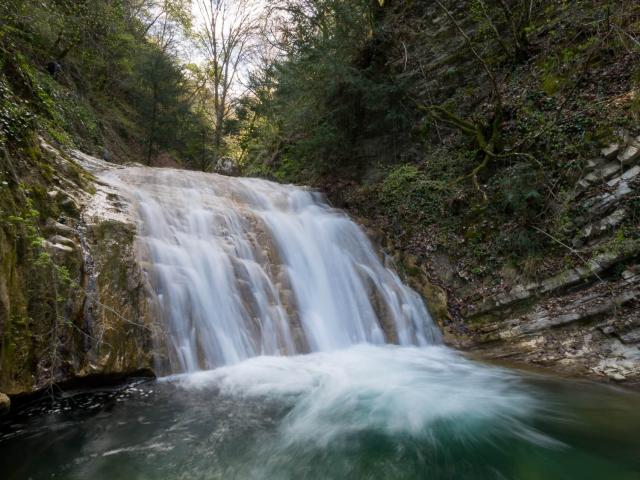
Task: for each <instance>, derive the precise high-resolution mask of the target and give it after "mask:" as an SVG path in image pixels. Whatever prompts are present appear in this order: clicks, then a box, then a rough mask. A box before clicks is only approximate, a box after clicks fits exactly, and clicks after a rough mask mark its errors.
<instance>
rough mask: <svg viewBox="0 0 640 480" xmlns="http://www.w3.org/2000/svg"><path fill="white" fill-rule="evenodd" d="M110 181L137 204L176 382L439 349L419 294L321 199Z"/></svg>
mask: <svg viewBox="0 0 640 480" xmlns="http://www.w3.org/2000/svg"><path fill="white" fill-rule="evenodd" d="M107 176H108V177H109V179H110V181H112V182H116V183H119V184H120V187H121V188H122V189H123V190H125V191H129V192H131V196H132V198H133V199H134V200H135V204H136V207H137V210H138V212H139V218H140V235H139V240H140V245H141V246H142V251H143V252H145V254H146V255H147V257H148V258H147V260H148V262H147V263H146V265H147V271H148V273H149V274H150V280H151V284H152V285H153V287H154V289H155V291H156V293H157V296H158V299H159V302H160V303H161V309H160V310H161V311H162V312H163V315H164V316H165V324H166V327H167V329H168V332H167V339H168V340H167V341H168V342H169V343H170V356H171V367H170V369H171V371H173V372H189V371H197V370H199V369H208V368H213V367H217V366H221V365H228V364H233V363H237V362H239V361H241V360H244V359H247V358H250V357H254V356H257V355H283V354H296V353H304V352H309V351H327V350H335V349H340V348H346V347H349V346H351V345H355V344H359V343H372V344H384V343H387V342H392V343H398V344H401V345H419V346H424V345H427V344H430V343H434V342H437V341H438V339H439V334H438V332H437V329H436V328H435V327H434V326H433V324H432V322H431V319H430V318H429V314H428V312H427V310H426V308H425V306H424V303H423V302H422V300H421V299H420V297H419V296H418V294H416V292H414V291H413V290H411V289H410V288H408V287H407V286H405V285H404V284H403V283H402V282H401V281H400V279H399V278H398V276H397V275H396V274H395V273H394V272H393V271H391V270H389V269H388V268H386V267H385V266H384V265H383V263H382V262H381V261H380V259H379V258H378V256H377V255H376V253H375V252H374V250H373V247H372V245H371V243H370V241H369V240H368V239H367V237H366V235H365V234H364V233H363V232H362V230H361V229H360V228H359V227H358V226H357V225H356V224H355V223H354V222H352V221H351V220H349V218H348V217H347V216H345V215H344V214H343V213H341V212H340V211H338V210H335V209H333V208H331V207H330V206H329V205H327V204H326V203H325V202H324V201H323V199H322V197H321V196H320V195H318V194H317V193H314V192H311V191H308V190H304V189H301V188H297V187H293V186H286V185H279V184H276V183H272V182H267V181H264V180H258V179H235V178H228V177H222V176H219V175H213V174H204V173H197V172H186V171H178V170H168V169H149V168H135V167H134V168H127V169H123V170H118V171H113V172H110V173H109V174H107Z"/></svg>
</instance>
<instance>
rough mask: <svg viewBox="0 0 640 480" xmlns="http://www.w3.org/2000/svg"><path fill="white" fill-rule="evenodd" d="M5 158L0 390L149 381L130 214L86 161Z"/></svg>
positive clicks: (145, 320)
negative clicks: (133, 378)
mask: <svg viewBox="0 0 640 480" xmlns="http://www.w3.org/2000/svg"><path fill="white" fill-rule="evenodd" d="M4 154H5V155H4V165H3V166H4V167H5V168H6V170H5V171H4V172H3V173H4V174H5V176H6V177H7V179H6V180H4V182H3V187H4V191H3V192H2V198H3V207H4V208H3V210H4V211H3V212H2V213H3V216H2V217H3V218H2V222H3V224H2V227H3V228H2V231H1V235H0V250H1V254H2V255H1V257H2V265H1V267H2V268H1V269H0V391H1V392H5V393H7V394H10V395H16V394H21V393H27V392H33V391H38V390H42V389H46V388H50V387H52V386H53V385H54V384H58V383H61V382H68V381H81V380H83V379H87V378H90V377H92V376H104V377H106V376H123V375H129V374H133V373H136V372H147V373H149V372H150V371H151V370H150V368H151V366H152V365H151V362H152V358H151V350H152V347H151V345H152V341H151V340H152V331H151V329H152V322H151V319H150V314H149V307H148V302H147V300H146V293H145V286H144V285H145V283H144V277H143V273H142V271H141V269H140V267H139V264H138V262H137V261H136V251H135V248H136V247H135V244H134V235H135V224H134V222H133V221H132V219H131V218H130V217H129V216H128V214H127V205H126V204H125V203H124V201H123V200H122V199H121V198H120V197H119V196H118V194H117V193H116V192H114V191H112V190H111V189H110V188H109V187H107V186H105V185H102V184H100V182H99V181H97V180H96V179H95V178H94V177H93V176H92V175H91V174H90V173H88V171H87V170H85V168H83V166H84V167H87V168H90V167H91V158H90V157H86V156H84V155H82V154H80V153H79V152H76V153H72V154H71V155H67V154H64V153H62V152H61V151H59V150H57V149H55V148H54V147H52V146H51V145H49V144H48V143H46V142H44V141H43V140H40V142H39V145H36V146H34V147H33V157H32V158H26V159H16V158H9V154H8V152H6V151H5V152H4ZM16 166H17V168H16Z"/></svg>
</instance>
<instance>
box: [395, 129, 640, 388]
mask: <svg viewBox="0 0 640 480" xmlns="http://www.w3.org/2000/svg"><path fill="white" fill-rule="evenodd" d="M639 191H640V137H637V138H634V137H630V136H628V135H624V134H623V135H621V141H620V143H617V144H613V145H610V146H609V147H607V148H605V149H603V150H602V152H601V155H600V156H599V157H598V158H596V159H594V160H592V161H591V162H589V166H588V170H587V172H586V174H585V175H584V176H583V177H582V178H581V179H580V180H579V181H578V182H577V185H576V187H575V190H574V193H573V199H572V200H573V201H575V202H576V203H577V204H578V205H579V211H580V212H581V214H580V215H576V216H575V217H574V218H572V219H570V221H569V222H568V224H567V226H566V231H567V234H568V235H569V237H572V238H573V241H572V242H571V244H566V243H564V242H561V241H560V240H557V242H559V243H560V245H559V247H560V248H561V249H562V250H564V251H566V253H567V256H568V257H570V258H572V259H573V261H572V263H571V265H570V266H568V267H567V266H563V264H562V263H558V262H555V261H554V262H552V264H554V265H555V268H551V269H549V270H548V271H545V273H544V275H543V276H542V278H541V279H539V280H536V281H522V280H521V279H519V278H509V274H508V273H509V272H506V271H505V272H503V275H502V280H501V281H500V282H499V284H494V285H491V286H489V287H487V286H486V285H485V284H484V283H483V282H481V281H477V280H476V279H475V278H474V277H473V275H471V274H469V273H468V268H467V267H468V266H465V265H460V264H457V263H456V261H455V259H452V258H449V257H447V256H446V255H442V254H439V253H438V252H437V251H435V252H432V253H431V254H430V255H428V256H415V255H410V254H407V253H406V251H404V249H403V246H402V245H397V244H395V243H394V242H393V241H389V242H388V243H387V245H386V247H387V248H388V249H389V250H390V251H392V252H398V253H397V254H396V255H395V256H396V258H397V260H398V263H399V264H400V265H402V266H404V269H405V271H406V273H407V276H408V278H409V281H410V282H412V283H413V284H414V286H415V287H416V288H417V289H418V290H419V291H421V292H422V293H423V295H424V296H425V298H427V300H428V301H429V304H430V308H431V309H432V313H433V314H434V316H435V318H437V319H438V321H439V323H440V324H441V325H442V327H443V330H444V332H445V337H446V338H447V341H448V343H450V344H452V345H454V346H457V347H459V348H463V349H466V350H469V351H471V352H474V354H476V355H478V356H480V357H482V358H488V359H500V360H506V361H512V362H516V363H524V364H530V365H536V366H542V367H548V368H550V369H553V370H555V371H557V372H559V373H562V374H567V375H573V376H587V377H592V378H595V379H602V380H605V381H613V382H621V383H624V384H627V385H630V386H638V385H640V309H639V308H638V306H639V303H638V298H639V295H640V265H639V259H640V242H639V241H638V239H637V238H635V236H629V237H626V236H625V234H624V232H625V231H628V230H629V228H632V229H633V228H637V227H634V225H636V221H637V218H636V215H637V199H638V193H639ZM623 225H626V226H627V228H620V227H621V226H623ZM504 270H507V269H506V268H505V269H504Z"/></svg>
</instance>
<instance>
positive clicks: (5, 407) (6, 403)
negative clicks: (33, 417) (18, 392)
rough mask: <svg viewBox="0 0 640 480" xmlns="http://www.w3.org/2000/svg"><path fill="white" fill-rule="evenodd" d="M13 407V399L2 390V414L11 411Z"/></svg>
mask: <svg viewBox="0 0 640 480" xmlns="http://www.w3.org/2000/svg"><path fill="white" fill-rule="evenodd" d="M10 408H11V399H10V398H9V397H8V396H7V395H5V394H4V393H1V392H0V415H5V414H7V413H9V409H10Z"/></svg>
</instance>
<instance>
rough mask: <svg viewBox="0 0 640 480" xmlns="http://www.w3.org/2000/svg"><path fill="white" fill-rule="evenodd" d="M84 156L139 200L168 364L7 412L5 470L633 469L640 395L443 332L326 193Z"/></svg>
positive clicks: (487, 476)
mask: <svg viewBox="0 0 640 480" xmlns="http://www.w3.org/2000/svg"><path fill="white" fill-rule="evenodd" d="M76 156H78V155H76ZM80 160H82V162H83V165H86V166H87V168H94V169H97V170H104V169H107V170H109V171H107V172H106V173H105V172H103V173H100V176H101V178H102V179H103V180H106V181H108V182H110V183H112V184H113V185H114V186H116V187H119V188H120V189H121V190H122V191H123V192H128V194H129V197H130V198H131V199H132V201H133V204H134V205H135V209H136V211H137V214H138V219H139V229H138V234H139V245H140V247H141V250H142V257H143V258H142V260H143V262H144V266H145V269H146V271H147V272H148V274H149V280H150V284H151V286H152V287H153V289H154V290H155V293H156V296H157V304H158V305H159V307H160V308H159V309H158V310H159V312H160V315H161V316H162V317H164V318H163V320H164V325H165V330H166V331H165V332H164V333H165V335H164V337H165V344H166V346H167V347H168V348H167V350H168V351H169V356H170V365H168V368H167V370H169V372H173V373H176V375H170V376H167V377H164V378H162V379H160V380H158V381H156V382H149V383H145V384H143V385H131V386H129V387H127V388H126V389H125V390H120V391H115V392H109V391H106V392H105V391H104V390H100V391H98V392H96V393H88V394H82V393H80V394H77V396H74V395H69V396H65V397H64V398H62V399H61V400H60V403H58V404H56V405H54V406H53V407H51V410H50V412H51V413H49V414H48V415H44V416H39V415H35V416H32V415H31V413H30V412H29V411H27V412H26V415H25V416H24V417H22V418H21V419H16V420H12V421H11V422H10V424H7V425H5V426H3V424H2V423H0V465H2V466H3V467H2V474H3V477H2V478H3V479H4V478H5V477H6V478H7V480H14V479H16V480H18V479H20V480H21V479H24V478H51V477H53V476H55V477H56V478H67V479H70V480H74V479H78V480H79V479H85V478H95V479H105V480H113V479H125V478H126V479H140V480H143V479H149V478H162V479H170V480H173V479H175V480H178V479H196V478H199V479H227V478H237V479H258V480H271V479H282V480H289V479H290V480H294V479H299V478H305V479H309V480H316V479H317V480H327V479H329V480H334V479H335V480H338V479H344V478H350V479H351V478H353V479H365V478H366V479H394V480H395V479H411V480H414V479H423V478H438V479H444V480H454V479H455V480H495V479H507V478H508V479H518V480H519V479H524V478H545V479H567V478H580V479H587V480H591V479H592V480H599V479H602V478H616V479H621V480H626V479H629V480H631V479H637V478H639V474H640V462H639V461H638V455H637V453H638V450H639V449H640V439H638V435H637V432H638V430H639V429H640V416H639V415H638V412H639V411H640V410H639V409H638V408H637V406H638V404H640V403H639V402H640V399H639V397H638V396H637V395H633V394H630V393H628V394H622V393H621V392H619V391H612V390H608V389H602V388H596V387H589V386H588V385H583V384H579V383H571V382H569V381H568V380H562V381H561V382H556V381H553V380H549V379H543V378H538V377H535V376H531V375H525V374H522V373H517V372H513V371H510V370H507V369H504V368H496V367H491V366H487V365H483V364H479V363H477V362H473V361H471V360H469V359H467V358H465V357H464V356H462V355H460V354H459V353H457V352H456V351H454V350H452V349H449V348H447V347H445V346H443V345H441V344H439V343H440V342H439V333H438V331H437V330H436V328H435V327H434V325H433V324H432V322H431V320H430V319H429V316H428V314H427V311H426V309H425V306H424V304H423V303H422V301H421V300H420V298H419V297H418V295H417V294H416V293H415V292H413V291H412V290H411V289H409V288H408V287H406V286H405V285H403V284H402V282H401V281H400V280H399V279H398V277H397V275H396V274H395V273H393V271H391V270H389V269H387V268H385V267H384V265H383V263H382V262H381V261H380V259H379V258H378V257H377V256H376V254H375V252H374V250H373V248H372V246H371V244H370V242H369V241H368V239H367V238H366V236H365V235H364V233H363V232H362V231H361V230H360V229H359V228H358V227H357V226H356V225H355V224H354V223H353V222H351V221H350V220H349V219H348V218H347V217H346V216H345V215H343V214H342V213H340V212H339V211H337V210H335V209H332V208H331V207H329V206H328V205H327V204H326V203H325V202H324V201H323V200H322V198H321V197H320V196H319V195H318V194H316V193H313V192H311V191H308V190H304V189H301V188H296V187H292V186H282V185H276V184H274V183H270V182H266V181H262V180H251V179H234V178H225V177H221V176H217V175H207V174H202V173H195V172H184V171H176V170H161V169H151V168H142V167H129V168H124V169H109V166H108V165H104V164H102V163H101V162H100V161H98V160H95V159H92V158H91V157H87V156H82V158H80ZM390 343H391V344H398V345H389V344H390ZM249 357H251V358H249ZM213 367H216V368H214V369H211V368H213ZM196 370H197V371H196ZM161 373H166V371H162V372H161ZM603 406H606V407H603ZM47 408H48V407H47ZM603 408H607V410H606V415H603V414H602V413H603ZM76 409H77V410H78V413H77V414H76V413H75V411H76ZM25 451H30V452H34V454H33V455H32V459H33V461H29V462H27V463H26V464H21V463H19V462H16V461H15V459H16V458H21V457H23V456H24V452H25Z"/></svg>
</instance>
